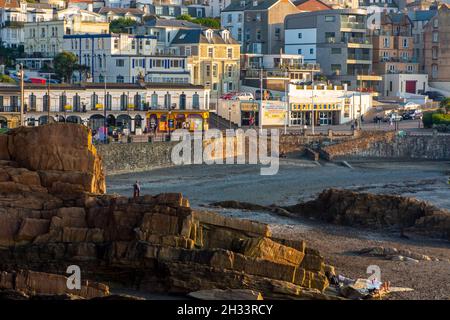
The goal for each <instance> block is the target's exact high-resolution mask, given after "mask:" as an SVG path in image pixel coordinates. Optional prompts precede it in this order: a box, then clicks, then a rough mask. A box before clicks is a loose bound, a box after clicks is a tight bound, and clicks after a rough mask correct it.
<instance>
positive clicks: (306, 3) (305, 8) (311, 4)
mask: <svg viewBox="0 0 450 320" xmlns="http://www.w3.org/2000/svg"><path fill="white" fill-rule="evenodd" d="M293 3H294V5H295V6H296V7H297V9H298V10H300V11H302V12H311V11H322V10H331V6H329V5H328V4H326V3H325V2H323V1H320V0H297V1H293Z"/></svg>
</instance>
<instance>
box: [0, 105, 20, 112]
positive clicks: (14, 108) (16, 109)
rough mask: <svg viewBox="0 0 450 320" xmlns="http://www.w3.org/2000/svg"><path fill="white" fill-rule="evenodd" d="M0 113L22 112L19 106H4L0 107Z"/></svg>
mask: <svg viewBox="0 0 450 320" xmlns="http://www.w3.org/2000/svg"><path fill="white" fill-rule="evenodd" d="M0 112H20V107H19V106H3V107H0Z"/></svg>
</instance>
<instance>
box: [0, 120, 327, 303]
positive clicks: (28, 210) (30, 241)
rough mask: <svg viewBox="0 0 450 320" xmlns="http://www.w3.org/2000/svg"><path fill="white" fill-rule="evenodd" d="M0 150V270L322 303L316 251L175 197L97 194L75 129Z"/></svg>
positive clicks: (9, 142)
mask: <svg viewBox="0 0 450 320" xmlns="http://www.w3.org/2000/svg"><path fill="white" fill-rule="evenodd" d="M5 141H6V142H5ZM30 141H31V143H30ZM0 142H1V143H2V144H0V155H2V157H3V160H0V270H5V271H11V270H19V269H27V270H33V271H35V272H46V273H55V274H64V273H65V271H66V268H67V267H68V266H69V265H73V264H75V265H78V266H80V268H81V272H82V279H84V280H85V279H90V280H101V281H106V282H108V281H113V282H114V283H119V284H122V285H123V286H124V287H127V288H135V289H140V290H147V291H151V292H157V291H158V292H170V293H181V294H187V293H189V292H192V291H199V290H209V289H222V290H228V289H249V290H254V291H256V292H260V293H262V295H263V297H264V298H294V299H328V298H331V297H330V296H328V295H327V294H325V293H324V291H325V289H326V288H327V287H328V284H329V283H328V279H327V277H326V276H325V272H326V271H329V272H330V271H332V270H333V268H332V267H331V266H328V265H326V264H325V263H324V258H323V257H322V256H321V255H320V253H319V252H318V251H316V250H314V249H312V248H309V247H307V246H306V244H305V243H304V242H303V241H301V240H286V239H277V238H274V237H272V235H271V232H270V229H269V227H268V225H266V224H263V223H258V222H254V221H250V220H239V219H234V218H228V217H223V216H221V215H218V214H216V213H212V212H207V211H198V210H193V209H191V208H190V206H189V202H188V200H187V199H185V198H183V197H182V195H181V194H160V195H156V196H151V195H145V196H142V197H138V198H134V199H131V198H126V197H121V196H116V195H106V194H103V192H104V190H105V182H104V174H103V171H102V169H101V160H100V159H99V157H98V156H97V155H96V151H95V148H94V147H93V146H92V145H91V144H90V133H89V132H88V131H86V129H85V128H84V127H82V126H78V125H74V124H55V125H48V126H41V127H37V128H21V129H17V130H13V131H12V132H11V133H10V134H8V135H7V137H6V138H5V136H0ZM5 148H7V150H6V151H5ZM56 293H57V294H60V293H61V292H59V291H58V292H56Z"/></svg>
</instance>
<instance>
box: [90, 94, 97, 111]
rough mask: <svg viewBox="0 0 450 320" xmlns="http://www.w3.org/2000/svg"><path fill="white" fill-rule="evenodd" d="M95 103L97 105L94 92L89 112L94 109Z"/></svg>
mask: <svg viewBox="0 0 450 320" xmlns="http://www.w3.org/2000/svg"><path fill="white" fill-rule="evenodd" d="M97 103H98V95H97V94H96V93H95V92H94V93H93V94H92V96H91V110H95V109H96V105H97Z"/></svg>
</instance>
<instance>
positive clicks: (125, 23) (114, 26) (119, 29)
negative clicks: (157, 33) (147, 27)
mask: <svg viewBox="0 0 450 320" xmlns="http://www.w3.org/2000/svg"><path fill="white" fill-rule="evenodd" d="M136 24H137V22H136V20H133V19H131V18H119V19H115V20H113V21H111V22H110V23H109V30H110V31H111V32H112V33H128V28H131V27H134V26H135V25H136Z"/></svg>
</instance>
